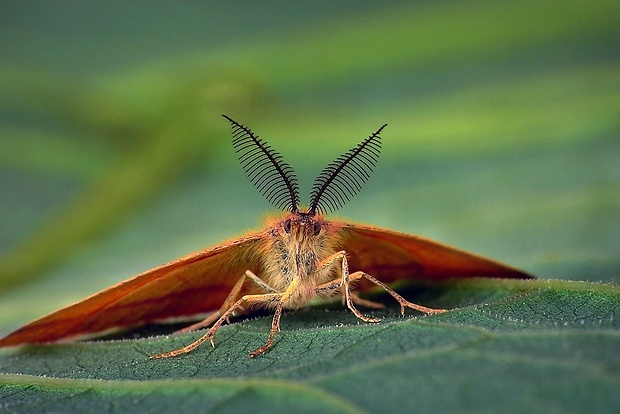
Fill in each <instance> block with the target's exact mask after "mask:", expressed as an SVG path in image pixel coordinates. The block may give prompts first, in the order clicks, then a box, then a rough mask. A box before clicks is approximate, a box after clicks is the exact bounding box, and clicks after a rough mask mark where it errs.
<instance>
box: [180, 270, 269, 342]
mask: <svg viewBox="0 0 620 414" xmlns="http://www.w3.org/2000/svg"><path fill="white" fill-rule="evenodd" d="M246 278H249V279H250V280H252V281H253V282H254V283H256V284H257V285H258V286H260V287H261V288H262V289H263V290H264V291H265V292H266V293H276V290H275V289H274V288H272V287H271V286H269V285H268V284H267V282H265V281H264V280H262V279H261V278H260V277H258V276H256V274H254V273H253V272H252V271H251V270H246V271H245V273H244V274H243V276H241V277H240V278H239V280H238V281H237V283H236V284H235V286H234V287H233V288H232V290H231V291H230V293H229V294H228V297H226V300H225V301H224V303H223V304H222V306H221V307H220V308H219V309H218V310H217V311H215V312H213V313H211V314H210V315H209V316H207V317H206V318H205V319H204V320H202V321H200V322H197V323H195V324H193V325H190V326H186V327H185V328H182V329H179V330H178V331H175V333H186V332H192V331H196V330H198V329H201V328H206V327H207V326H211V325H213V323H215V321H217V320H218V319H219V318H220V317H221V316H222V315H223V314H224V312H226V311H227V310H228V309H229V308H230V307H231V306H232V304H233V303H235V300H236V299H237V298H238V297H239V292H241V288H242V287H243V283H244V282H245V280H246Z"/></svg>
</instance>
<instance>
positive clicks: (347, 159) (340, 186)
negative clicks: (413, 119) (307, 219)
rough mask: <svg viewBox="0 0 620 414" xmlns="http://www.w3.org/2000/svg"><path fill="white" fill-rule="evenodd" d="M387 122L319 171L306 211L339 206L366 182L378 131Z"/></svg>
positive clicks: (374, 158)
mask: <svg viewBox="0 0 620 414" xmlns="http://www.w3.org/2000/svg"><path fill="white" fill-rule="evenodd" d="M386 126H387V124H385V125H383V126H382V127H381V128H379V129H378V130H377V132H375V133H374V134H372V135H371V136H369V137H368V138H366V139H365V140H364V141H362V142H360V143H359V144H358V145H357V146H356V147H355V148H352V149H350V150H349V151H347V152H346V153H344V154H343V155H341V156H340V157H338V158H336V159H335V160H334V161H333V162H331V163H330V164H328V165H327V167H325V168H324V169H323V171H321V173H320V174H319V176H318V177H317V178H316V180H315V181H314V185H313V186H312V193H311V194H310V208H309V210H308V214H310V215H314V214H316V213H319V214H326V213H329V212H333V211H336V210H338V209H339V208H340V207H342V206H343V205H344V204H345V203H346V202H347V201H349V199H350V198H351V197H353V196H354V195H356V194H357V193H358V192H359V191H360V190H361V189H362V184H364V183H365V182H366V181H368V178H370V173H371V172H372V170H373V169H374V167H375V165H376V164H377V160H378V159H379V154H380V153H381V137H380V136H379V134H380V133H381V130H382V129H383V128H385V127H386Z"/></svg>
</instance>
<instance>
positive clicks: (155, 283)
mask: <svg viewBox="0 0 620 414" xmlns="http://www.w3.org/2000/svg"><path fill="white" fill-rule="evenodd" d="M262 236H263V233H256V234H253V235H250V236H247V237H244V238H241V239H238V240H235V241H233V242H230V243H226V244H222V245H219V246H215V247H212V248H210V249H206V250H203V251H200V252H197V253H194V254H191V255H189V256H186V257H183V258H180V259H177V260H174V261H172V262H170V263H167V264H165V265H163V266H160V267H157V268H155V269H152V270H149V271H147V272H144V273H141V274H139V275H137V276H134V277H132V278H131V279H129V280H126V281H123V282H120V283H118V284H116V285H114V286H112V287H109V288H107V289H105V290H102V291H101V292H98V293H95V294H94V295H92V296H90V297H88V298H86V299H84V300H82V301H80V302H77V303H75V304H73V305H70V306H68V307H66V308H63V309H60V310H58V311H56V312H53V313H50V314H49V315H47V316H44V317H42V318H39V319H37V320H35V321H33V322H30V323H29V324H27V325H25V326H23V327H22V328H20V329H18V330H17V331H15V332H13V333H11V334H9V335H7V336H6V337H4V338H2V339H0V347H3V346H13V345H19V344H25V343H41V342H54V341H58V340H61V339H69V338H73V337H76V336H83V335H88V334H94V333H98V332H102V331H106V330H110V329H113V328H130V327H135V326H139V325H143V324H147V323H149V322H155V321H160V320H164V319H167V318H174V317H189V316H191V315H197V314H200V313H205V312H210V311H214V310H217V309H219V307H220V306H221V305H222V303H223V302H224V300H225V299H226V297H227V296H228V294H229V293H230V291H231V289H232V288H233V286H234V285H235V283H236V282H237V281H238V280H239V278H240V277H241V276H242V275H243V273H244V272H245V271H246V270H248V269H250V270H252V271H254V272H255V273H259V272H260V269H258V266H259V260H258V254H257V251H258V250H259V249H260V239H261V237H262ZM250 289H251V287H250ZM241 293H242V294H244V293H253V292H249V291H248V288H246V290H245V291H244V292H241Z"/></svg>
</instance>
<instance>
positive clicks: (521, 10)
mask: <svg viewBox="0 0 620 414" xmlns="http://www.w3.org/2000/svg"><path fill="white" fill-rule="evenodd" d="M0 28H1V29H0V30H1V35H0V131H1V132H0V186H1V187H0V229H1V230H0V333H6V332H8V331H9V330H10V329H13V328H15V327H17V326H19V325H20V324H22V323H24V322H26V321H28V320H30V319H31V318H34V317H37V316H41V315H42V314H45V313H47V312H49V311H52V310H55V309H57V308H59V307H61V306H64V305H67V304H69V303H71V302H73V301H75V300H78V299H80V298H83V297H84V296H85V295H87V294H90V293H93V292H96V291H98V290H100V289H102V288H104V287H106V286H109V285H111V284H112V283H115V282H118V281H121V280H124V279H126V278H128V277H129V276H132V275H133V274H136V273H138V272H141V271H144V270H146V269H149V268H151V267H154V266H156V265H159V264H162V263H164V262H166V261H168V260H171V259H174V258H176V257H179V256H181V255H184V254H186V253H189V252H192V251H195V250H199V249H202V248H204V247H207V246H209V245H212V244H216V243H219V242H221V241H222V240H224V239H228V238H231V237H233V236H235V235H238V234H241V233H243V232H245V231H247V230H249V229H252V228H257V227H260V223H261V220H262V219H263V218H264V217H265V215H266V213H267V212H272V211H273V209H272V208H271V206H270V205H269V204H268V203H267V202H266V201H264V200H263V199H262V197H261V196H260V195H259V194H258V192H257V191H256V190H255V189H254V188H252V185H251V184H250V183H249V180H247V178H246V177H245V176H244V173H243V171H242V169H241V167H240V166H239V165H238V162H237V160H236V157H235V154H234V152H233V150H232V146H231V145H230V140H231V137H230V126H229V125H228V123H227V122H226V121H225V120H224V119H223V118H221V116H220V115H221V114H223V113H225V114H227V115H229V116H231V117H232V118H234V119H236V120H237V121H239V122H241V123H243V124H245V125H247V126H249V127H250V128H252V129H253V130H254V131H255V132H256V133H258V134H259V135H260V136H261V137H262V138H264V139H267V140H268V141H269V142H270V143H271V144H272V145H273V146H274V147H275V148H276V149H277V150H278V151H279V152H280V153H281V154H282V155H283V156H284V157H285V159H286V160H287V161H288V162H289V163H291V164H292V165H293V166H294V167H295V169H296V171H297V173H298V176H299V178H300V184H301V188H302V198H303V199H304V200H305V199H306V198H307V196H308V195H309V190H310V187H311V184H312V180H313V178H314V177H315V176H316V174H318V172H319V171H320V170H321V169H322V168H323V167H324V166H325V165H326V164H327V163H328V162H330V161H332V160H333V159H334V158H335V157H336V156H338V155H340V154H341V153H343V152H345V151H346V150H348V149H349V148H350V147H352V146H354V145H355V144H357V143H358V142H359V141H361V140H362V139H363V138H365V137H367V136H368V135H370V134H371V133H372V132H374V131H375V130H376V129H377V128H378V127H379V126H381V125H382V124H383V123H388V127H387V128H386V129H385V130H384V133H383V134H382V136H383V143H384V145H383V154H382V158H381V161H380V163H379V165H378V168H377V169H376V171H375V173H374V175H373V177H372V178H371V180H370V181H369V182H368V183H367V185H366V186H365V188H364V189H363V190H362V192H361V193H360V194H359V195H358V196H357V197H355V198H354V199H353V200H352V201H351V202H350V203H349V204H348V205H347V206H346V207H345V208H343V209H342V210H340V211H339V212H337V214H335V215H334V216H335V217H345V218H347V219H349V220H352V221H357V222H363V223H368V224H373V225H377V226H382V227H387V228H392V229H395V230H400V231H404V232H408V233H414V234H419V235H423V236H426V237H430V238H434V239H437V240H440V241H442V242H445V243H448V244H453V245H455V246H458V247H461V248H464V249H468V250H472V251H475V252H478V253H480V254H484V255H488V256H491V257H494V258H497V259H500V260H503V261H505V262H508V263H510V264H512V265H514V266H517V267H521V268H523V269H525V270H527V271H529V272H531V273H533V274H535V275H538V276H540V277H543V278H561V279H576V280H588V281H607V282H608V281H615V282H618V281H619V280H620V278H619V274H620V273H619V272H618V270H620V258H619V255H618V253H619V251H620V213H619V210H620V162H619V156H620V140H619V139H618V138H619V135H620V116H619V114H620V42H619V40H618V39H620V4H619V3H618V2H617V1H591V2H583V1H542V2H541V1H521V2H503V1H490V0H487V1H485V0H481V1H472V2H459V1H448V0H446V1H439V2H430V1H383V2H374V1H356V2H350V1H317V2H300V1H287V2H278V1H271V2H248V1H232V2H205V1H203V2H201V1H183V2H164V1H148V2H146V1H133V2H124V1H107V2H82V1H61V2H37V1H31V2H19V1H3V2H2V3H1V4H0Z"/></svg>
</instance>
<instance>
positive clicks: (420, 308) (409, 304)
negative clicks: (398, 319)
mask: <svg viewBox="0 0 620 414" xmlns="http://www.w3.org/2000/svg"><path fill="white" fill-rule="evenodd" d="M354 275H355V276H356V279H359V278H360V277H363V278H365V279H367V280H369V281H371V282H372V283H374V284H375V285H377V286H379V287H381V288H382V289H383V290H385V291H386V292H387V293H389V294H390V295H391V296H392V297H393V298H394V299H396V300H397V301H398V303H399V304H400V314H401V315H404V314H405V307H407V308H411V309H415V310H417V311H420V312H424V313H426V314H433V313H442V312H446V309H435V308H427V307H426V306H422V305H418V304H417V303H413V302H409V301H408V300H407V299H405V298H403V297H402V296H401V295H399V294H398V293H396V292H395V291H394V290H393V289H392V288H390V287H389V286H388V285H386V284H385V283H383V282H381V281H380V280H378V279H376V278H375V277H373V276H371V275H369V274H368V273H364V272H355V273H353V274H352V275H351V277H353V276H354ZM358 275H359V276H358Z"/></svg>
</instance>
